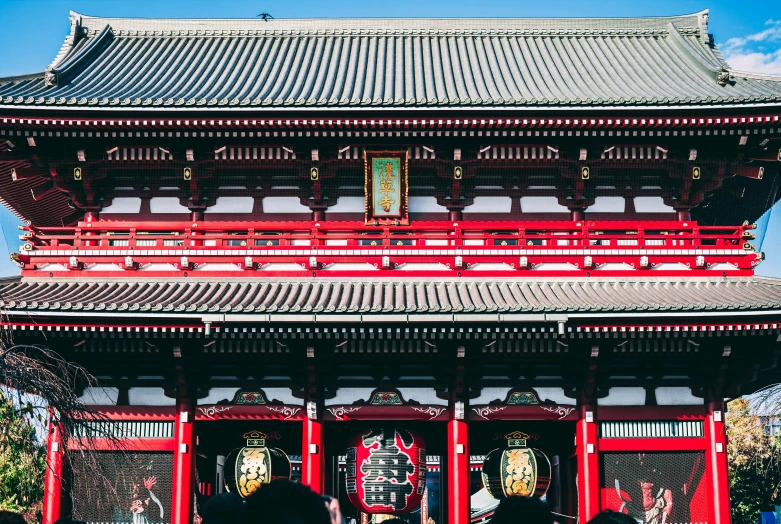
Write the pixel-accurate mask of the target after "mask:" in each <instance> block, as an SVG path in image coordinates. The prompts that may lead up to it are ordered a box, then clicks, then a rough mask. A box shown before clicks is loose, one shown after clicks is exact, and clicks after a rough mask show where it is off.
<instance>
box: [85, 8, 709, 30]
mask: <svg viewBox="0 0 781 524" xmlns="http://www.w3.org/2000/svg"><path fill="white" fill-rule="evenodd" d="M708 16H709V15H708V11H707V10H704V11H700V12H697V13H691V14H684V15H673V16H656V17H551V18H519V17H514V18H510V17H491V18H489V17H486V18H456V17H447V18H391V17H375V18H347V17H345V18H275V19H272V20H263V19H259V18H117V17H97V16H90V15H82V14H79V13H76V12H73V11H71V19H72V20H74V19H76V20H78V24H79V25H80V26H81V27H84V28H88V29H89V30H90V31H92V30H95V29H96V28H97V26H100V27H102V26H103V25H105V24H111V25H112V26H114V27H115V28H116V29H117V30H118V31H123V30H133V29H140V28H144V29H146V30H149V28H150V27H154V26H158V28H160V29H162V28H164V27H165V28H166V29H174V28H176V29H179V28H192V29H196V28H206V26H211V27H214V26H218V27H219V28H220V29H229V28H231V26H233V27H235V28H239V27H241V28H243V29H255V30H258V29H262V30H264V31H266V30H270V31H274V30H279V29H299V30H300V29H304V28H313V27H316V28H321V29H332V30H334V29H365V28H367V27H368V28H372V27H378V26H383V27H385V28H387V29H398V30H410V29H421V28H431V29H437V28H439V27H438V26H442V25H446V26H448V27H453V26H456V28H458V29H462V30H464V29H523V28H526V29H530V28H539V29H550V30H553V31H556V30H577V29H584V28H585V29H609V28H613V29H624V30H630V29H631V30H639V29H665V28H666V25H667V24H668V23H671V22H672V23H676V25H677V26H678V27H679V28H687V29H694V30H697V31H698V32H699V31H701V30H702V29H703V27H705V28H707V17H708ZM703 21H704V22H703Z"/></svg>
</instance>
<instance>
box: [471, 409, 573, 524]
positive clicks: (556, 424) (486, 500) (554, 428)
mask: <svg viewBox="0 0 781 524" xmlns="http://www.w3.org/2000/svg"><path fill="white" fill-rule="evenodd" d="M469 445H470V450H469V452H470V454H471V457H470V458H471V462H473V463H476V465H475V464H472V465H471V467H470V488H471V490H470V491H471V493H472V497H471V505H470V506H471V522H473V523H481V522H487V521H490V518H491V516H492V515H493V512H494V509H495V508H496V506H498V504H499V500H498V499H497V498H495V497H493V496H492V495H491V493H490V491H491V490H487V489H486V487H485V485H484V482H483V476H484V475H485V476H488V477H489V478H491V479H492V480H493V481H495V482H499V483H500V484H501V485H502V488H503V489H504V490H506V491H514V492H515V493H521V492H524V491H525V490H530V491H534V486H536V491H537V493H538V494H539V493H540V492H542V491H544V492H545V494H544V495H543V496H542V497H541V498H543V500H545V501H546V502H547V504H548V506H549V507H550V509H551V511H554V512H556V513H559V514H561V515H572V516H575V515H577V486H576V471H577V468H576V461H575V452H576V449H575V423H574V422H568V421H551V420H498V421H491V422H474V421H473V422H472V423H470V427H469ZM528 449H533V450H538V451H539V452H540V453H537V454H536V461H537V462H538V463H539V464H537V466H536V467H535V466H534V464H533V463H534V459H532V464H531V465H530V466H527V469H528V470H529V471H530V472H532V473H533V474H532V475H530V476H524V478H521V477H522V476H521V475H513V476H512V477H511V478H509V477H506V476H501V475H503V474H506V471H501V472H500V471H499V469H498V468H492V469H491V468H489V466H490V464H489V463H488V462H485V459H486V456H488V455H489V454H492V455H493V456H496V455H497V454H501V453H502V452H503V451H506V450H523V451H524V453H525V450H528ZM495 450H496V451H495ZM492 452H493V453H492ZM545 459H547V462H548V463H549V464H550V470H549V472H550V473H549V478H546V477H548V470H547V464H545V462H546V461H545ZM521 460H524V461H525V460H527V459H526V457H521ZM484 463H485V464H486V469H485V470H484V468H483V464H484ZM494 470H495V471H494ZM519 471H520V469H519ZM535 476H536V478H534V477H535ZM545 483H549V484H548V486H547V489H545V487H544V484H545ZM494 491H496V489H494ZM566 520H567V519H563V521H566ZM573 522H574V521H573Z"/></svg>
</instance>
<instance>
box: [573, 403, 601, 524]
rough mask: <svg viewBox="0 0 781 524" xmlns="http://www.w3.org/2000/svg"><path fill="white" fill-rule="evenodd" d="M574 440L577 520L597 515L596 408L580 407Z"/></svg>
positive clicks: (597, 453)
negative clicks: (575, 451) (576, 476)
mask: <svg viewBox="0 0 781 524" xmlns="http://www.w3.org/2000/svg"><path fill="white" fill-rule="evenodd" d="M575 439H576V442H577V454H578V520H579V521H580V522H587V521H588V520H590V519H591V518H592V517H593V516H594V515H596V514H597V513H599V450H598V448H597V410H596V406H588V405H585V406H580V420H578V425H577V429H576V435H575Z"/></svg>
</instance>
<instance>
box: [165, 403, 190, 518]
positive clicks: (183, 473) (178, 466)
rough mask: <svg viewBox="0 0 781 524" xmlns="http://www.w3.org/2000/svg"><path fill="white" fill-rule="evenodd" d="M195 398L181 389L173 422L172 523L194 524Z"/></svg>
mask: <svg viewBox="0 0 781 524" xmlns="http://www.w3.org/2000/svg"><path fill="white" fill-rule="evenodd" d="M194 422H195V401H194V400H193V399H192V398H190V397H188V396H187V395H186V394H182V393H181V392H180V393H179V394H177V399H176V420H175V422H174V424H175V426H174V443H175V449H174V474H173V495H172V497H171V524H192V522H193V514H194V510H195V508H194V500H193V493H195V451H196V450H195V447H196V439H195V427H194V425H195V424H194Z"/></svg>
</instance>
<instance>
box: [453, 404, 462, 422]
mask: <svg viewBox="0 0 781 524" xmlns="http://www.w3.org/2000/svg"><path fill="white" fill-rule="evenodd" d="M454 416H455V419H456V420H464V403H463V402H461V401H460V400H459V401H457V402H456V404H455V414H454Z"/></svg>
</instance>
